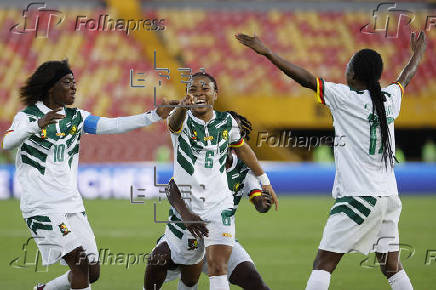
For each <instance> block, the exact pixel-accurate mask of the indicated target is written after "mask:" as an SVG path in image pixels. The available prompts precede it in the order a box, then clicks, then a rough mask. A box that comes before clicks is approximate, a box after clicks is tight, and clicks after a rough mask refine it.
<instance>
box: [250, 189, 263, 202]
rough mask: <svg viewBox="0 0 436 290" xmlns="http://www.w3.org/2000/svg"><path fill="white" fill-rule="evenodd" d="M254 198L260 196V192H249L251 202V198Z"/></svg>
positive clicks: (256, 190)
mask: <svg viewBox="0 0 436 290" xmlns="http://www.w3.org/2000/svg"><path fill="white" fill-rule="evenodd" d="M256 196H262V191H260V190H258V189H255V190H253V191H251V192H250V201H251V202H253V198H255V197H256Z"/></svg>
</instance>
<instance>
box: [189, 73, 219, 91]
mask: <svg viewBox="0 0 436 290" xmlns="http://www.w3.org/2000/svg"><path fill="white" fill-rule="evenodd" d="M195 77H207V78H208V79H209V80H210V81H211V82H213V84H214V86H215V91H216V92H217V93H218V85H217V83H216V80H215V78H214V77H213V76H211V75H210V74H208V73H207V72H204V71H199V72H196V73H195V74H193V75H192V78H195Z"/></svg>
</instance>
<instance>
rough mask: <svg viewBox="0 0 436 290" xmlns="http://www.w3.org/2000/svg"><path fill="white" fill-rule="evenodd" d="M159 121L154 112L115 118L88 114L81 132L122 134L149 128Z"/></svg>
mask: <svg viewBox="0 0 436 290" xmlns="http://www.w3.org/2000/svg"><path fill="white" fill-rule="evenodd" d="M85 112H86V111H85ZM86 113H89V112H86ZM159 120H161V118H160V117H159V115H158V114H157V113H156V110H153V111H149V112H146V113H143V114H139V115H134V116H128V117H117V118H106V117H97V116H94V115H91V114H89V115H88V116H87V117H86V119H85V121H84V124H83V131H84V132H85V133H89V134H122V133H127V132H129V131H132V130H134V129H137V128H142V127H146V126H149V125H151V124H152V123H154V122H157V121H159Z"/></svg>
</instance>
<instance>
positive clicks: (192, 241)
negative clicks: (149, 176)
mask: <svg viewBox="0 0 436 290" xmlns="http://www.w3.org/2000/svg"><path fill="white" fill-rule="evenodd" d="M197 248H198V241H197V239H188V250H189V251H192V250H195V249H197Z"/></svg>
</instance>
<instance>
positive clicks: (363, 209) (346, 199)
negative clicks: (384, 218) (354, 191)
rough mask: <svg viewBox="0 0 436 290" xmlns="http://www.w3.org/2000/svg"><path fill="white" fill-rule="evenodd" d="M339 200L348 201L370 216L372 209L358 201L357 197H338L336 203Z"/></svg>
mask: <svg viewBox="0 0 436 290" xmlns="http://www.w3.org/2000/svg"><path fill="white" fill-rule="evenodd" d="M338 202H346V203H348V204H349V205H351V206H352V207H354V208H355V209H357V210H358V211H359V212H361V213H362V214H363V215H364V216H366V217H367V216H369V214H370V213H371V210H370V209H369V208H367V207H366V206H364V205H363V204H362V203H360V202H358V201H357V200H356V199H354V198H353V197H351V196H344V197H341V198H338V199H336V203H338Z"/></svg>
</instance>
